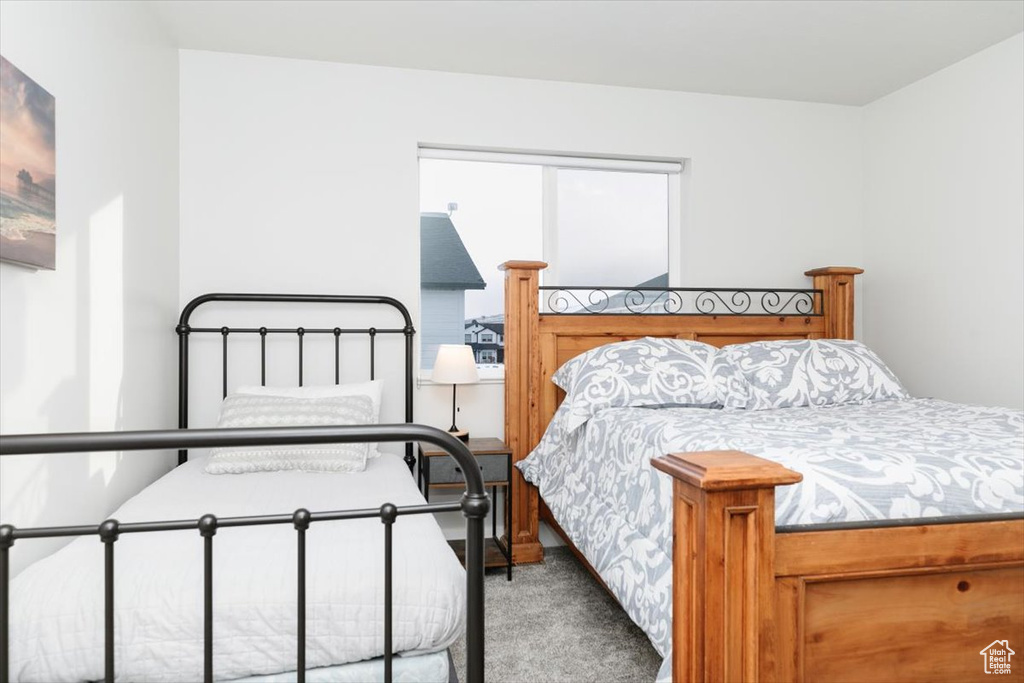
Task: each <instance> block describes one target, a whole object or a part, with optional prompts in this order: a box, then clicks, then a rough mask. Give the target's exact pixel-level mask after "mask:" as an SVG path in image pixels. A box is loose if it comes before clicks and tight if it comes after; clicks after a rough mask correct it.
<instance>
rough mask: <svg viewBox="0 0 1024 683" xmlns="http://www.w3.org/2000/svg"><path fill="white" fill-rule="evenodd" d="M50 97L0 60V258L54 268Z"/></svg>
mask: <svg viewBox="0 0 1024 683" xmlns="http://www.w3.org/2000/svg"><path fill="white" fill-rule="evenodd" d="M55 110H56V102H55V100H54V97H53V95H51V94H50V93H48V92H47V91H46V90H45V89H43V88H42V87H41V86H40V85H39V84H38V83H36V82H35V81H34V80H32V79H31V78H29V77H28V76H27V75H25V73H24V72H22V71H21V70H20V69H18V68H17V67H16V66H14V65H13V64H11V63H10V62H9V61H7V60H6V59H4V58H3V57H0V259H3V260H6V261H14V262H17V263H22V264H25V265H28V266H33V267H36V268H46V269H50V270H53V269H54V268H55V267H56V246H57V220H56V219H57V195H56V180H57V178H56V171H57V167H56V145H55V133H56V131H55V128H54V112H55Z"/></svg>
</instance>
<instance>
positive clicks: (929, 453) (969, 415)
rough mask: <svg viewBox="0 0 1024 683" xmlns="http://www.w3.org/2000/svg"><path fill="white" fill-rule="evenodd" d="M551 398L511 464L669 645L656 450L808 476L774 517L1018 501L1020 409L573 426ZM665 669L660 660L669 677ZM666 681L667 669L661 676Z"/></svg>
mask: <svg viewBox="0 0 1024 683" xmlns="http://www.w3.org/2000/svg"><path fill="white" fill-rule="evenodd" d="M566 414H567V411H566V410H562V409H559V411H558V413H557V414H556V416H555V419H554V420H553V421H552V423H551V425H550V426H549V428H548V431H547V432H546V433H545V435H544V438H543V439H542V440H541V443H540V445H539V446H538V447H537V448H536V449H535V450H534V451H533V453H531V454H530V456H529V457H528V458H527V459H525V460H524V461H523V462H521V463H519V468H520V469H521V470H522V472H523V475H524V476H525V477H526V479H527V480H528V481H530V482H532V483H533V484H535V485H537V486H538V488H539V489H540V493H541V495H542V496H543V498H544V501H545V502H546V503H547V505H548V507H550V508H551V511H552V513H553V514H554V516H555V518H556V519H557V520H558V523H559V524H560V525H561V527H562V528H563V529H564V530H565V532H566V533H567V534H568V535H569V536H570V538H572V540H573V542H574V543H575V544H576V546H577V547H578V548H579V549H580V550H581V551H582V552H583V554H584V555H585V556H586V557H587V559H588V560H589V561H590V563H591V564H592V565H593V566H594V568H595V569H597V571H598V572H599V573H600V574H601V577H602V578H603V579H604V581H605V582H606V583H607V584H608V587H609V588H610V589H611V590H612V591H613V592H614V593H615V594H616V596H617V597H618V599H619V602H620V603H622V605H623V607H624V608H625V609H626V612H627V613H628V614H629V615H630V617H631V618H632V619H633V620H634V621H635V622H636V623H637V624H638V625H639V626H640V627H641V628H643V629H644V631H645V632H646V633H647V635H648V636H649V637H650V639H651V642H652V643H653V644H654V646H655V647H656V648H657V649H658V651H659V652H660V653H661V654H662V655H665V656H667V655H668V652H669V649H670V646H671V608H670V605H671V600H670V596H671V592H672V585H671V576H672V572H671V568H672V560H671V552H672V534H671V519H672V508H671V480H670V478H669V477H668V476H666V475H663V474H661V473H659V472H657V471H656V470H654V469H653V468H652V467H651V465H650V461H651V459H652V458H654V457H657V456H659V455H662V454H664V453H669V452H686V451H706V450H731V449H735V450H742V451H746V452H748V453H752V454H754V455H758V456H761V457H764V458H768V459H770V460H774V461H775V462H778V463H781V464H782V465H785V466H786V467H788V468H790V469H793V470H796V471H797V472H800V473H801V474H803V475H804V480H803V482H801V483H800V484H796V485H794V486H787V487H781V488H779V489H778V490H777V496H776V523H777V524H778V525H780V526H785V525H796V524H821V523H828V522H856V521H862V520H878V519H901V518H921V517H937V516H947V515H971V514H988V513H1000V512H1021V511H1024V428H1022V427H1024V413H1022V412H1021V411H1019V410H1009V409H1002V408H980V407H975V406H965V405H959V404H954V403H948V402H945V401H939V400H934V399H910V400H891V401H877V402H872V403H864V404H848V405H840V406H834V407H828V408H807V407H802V408H785V409H777V410H737V411H729V410H711V409H701V408H660V409H652V408H612V409H607V410H603V411H600V412H598V413H597V414H596V415H595V416H594V417H593V419H591V420H590V421H589V422H588V423H587V424H586V426H585V428H584V429H579V430H576V431H574V432H572V433H569V432H568V431H567V430H566V429H565V428H564V427H563V426H562V423H563V422H564V418H565V416H566ZM665 673H667V667H663V674H665ZM659 678H661V677H659Z"/></svg>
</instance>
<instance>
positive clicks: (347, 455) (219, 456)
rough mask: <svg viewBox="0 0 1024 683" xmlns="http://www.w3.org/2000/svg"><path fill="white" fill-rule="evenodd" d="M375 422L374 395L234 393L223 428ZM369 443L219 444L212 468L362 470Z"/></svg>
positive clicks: (208, 466) (222, 412)
mask: <svg viewBox="0 0 1024 683" xmlns="http://www.w3.org/2000/svg"><path fill="white" fill-rule="evenodd" d="M367 424H373V401H372V400H371V399H370V397H368V396H362V395H359V396H339V397H334V398H312V399H310V398H289V397H284V396H250V395H243V394H231V395H229V396H228V397H227V398H225V399H224V402H223V403H222V404H221V408H220V418H219V419H218V420H217V427H218V428H221V429H232V428H245V427H254V428H256V427H317V426H339V425H367ZM367 452H368V444H366V443H345V444H340V443H339V444H307V445H302V446H235V447H230V448H215V449H213V451H211V453H210V459H209V461H208V462H207V464H206V471H207V472H208V473H210V474H247V473H251V472H279V471H283V470H299V471H302V472H362V471H363V470H364V469H366V458H367Z"/></svg>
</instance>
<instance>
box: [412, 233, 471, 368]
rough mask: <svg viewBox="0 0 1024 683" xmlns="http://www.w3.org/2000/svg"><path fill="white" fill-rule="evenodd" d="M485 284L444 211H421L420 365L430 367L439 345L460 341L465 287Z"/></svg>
mask: <svg viewBox="0 0 1024 683" xmlns="http://www.w3.org/2000/svg"><path fill="white" fill-rule="evenodd" d="M486 287H487V283H486V282H484V279H483V277H481V276H480V271H479V270H478V269H477V267H476V264H475V263H473V259H472V258H470V256H469V252H468V251H466V245H465V244H463V243H462V238H461V237H459V233H458V231H457V230H456V229H455V225H454V224H453V223H452V220H451V218H449V216H448V214H445V213H421V214H420V302H421V306H422V311H421V322H420V327H421V329H420V340H421V342H422V348H423V362H422V367H423V368H424V369H430V368H432V367H434V358H435V357H436V356H437V347H438V346H439V345H441V344H462V343H464V340H465V319H466V290H467V289H484V288H486Z"/></svg>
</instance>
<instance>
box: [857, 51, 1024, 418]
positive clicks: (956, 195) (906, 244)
mask: <svg viewBox="0 0 1024 683" xmlns="http://www.w3.org/2000/svg"><path fill="white" fill-rule="evenodd" d="M865 160H866V163H865V167H864V178H865V206H866V211H865V229H864V236H865V246H864V254H865V261H864V267H865V268H866V270H867V272H866V273H865V275H864V285H863V291H864V298H863V300H862V301H863V304H862V306H861V309H862V310H863V311H864V332H865V335H864V338H865V340H866V341H867V343H868V344H869V345H870V346H872V347H873V348H874V349H875V350H877V351H878V352H879V353H880V354H881V356H882V357H883V358H884V359H885V360H886V362H888V363H889V364H890V365H891V366H892V368H893V369H894V371H895V372H896V374H897V375H899V377H901V378H902V379H903V380H904V382H905V383H906V384H907V385H908V388H909V389H910V391H911V392H912V393H914V394H915V395H921V396H937V397H940V398H944V399H949V400H952V401H960V402H967V403H979V404H988V405H1006V406H1013V407H1017V408H1020V407H1022V405H1024V353H1022V351H1021V349H1022V348H1024V274H1022V273H1024V34H1019V35H1017V36H1015V37H1014V38H1011V39H1009V40H1007V41H1005V42H1002V43H1000V44H998V45H995V46H993V47H991V48H988V49H987V50H984V51H982V52H980V53H978V54H976V55H974V56H971V57H968V58H967V59H965V60H963V61H961V62H959V63H958V64H955V65H953V66H951V67H949V68H947V69H944V70H942V71H940V72H938V73H936V74H933V75H931V76H929V77H927V78H925V79H923V80H921V81H918V82H917V83H914V84H913V85H910V86H908V87H906V88H903V89H902V90H900V91H898V92H896V93H893V94H892V95H889V96H887V97H885V98H883V99H881V100H878V101H876V102H874V103H872V104H871V105H869V106H868V107H866V108H865Z"/></svg>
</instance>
